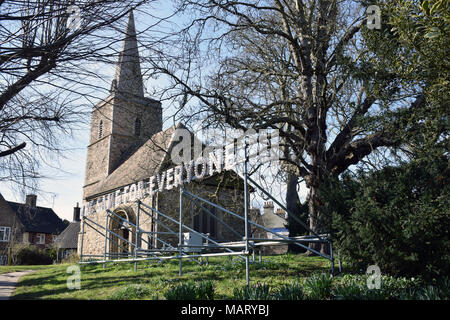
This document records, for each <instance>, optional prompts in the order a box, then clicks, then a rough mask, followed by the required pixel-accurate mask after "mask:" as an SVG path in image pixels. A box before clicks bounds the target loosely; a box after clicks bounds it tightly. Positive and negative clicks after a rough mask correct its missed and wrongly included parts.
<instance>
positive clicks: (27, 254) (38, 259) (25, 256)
mask: <svg viewBox="0 0 450 320" xmlns="http://www.w3.org/2000/svg"><path fill="white" fill-rule="evenodd" d="M14 255H15V259H14V260H15V264H17V265H45V264H52V263H53V259H52V256H51V252H50V251H49V250H45V249H40V248H38V247H36V246H33V245H25V246H17V247H16V248H15V254H14Z"/></svg>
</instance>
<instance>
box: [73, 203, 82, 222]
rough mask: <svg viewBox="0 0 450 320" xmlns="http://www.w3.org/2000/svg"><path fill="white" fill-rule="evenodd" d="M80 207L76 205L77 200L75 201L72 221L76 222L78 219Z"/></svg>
mask: <svg viewBox="0 0 450 320" xmlns="http://www.w3.org/2000/svg"><path fill="white" fill-rule="evenodd" d="M80 210H81V209H80V207H79V206H78V202H77V206H76V207H74V208H73V222H78V221H80Z"/></svg>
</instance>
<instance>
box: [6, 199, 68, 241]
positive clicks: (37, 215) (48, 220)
mask: <svg viewBox="0 0 450 320" xmlns="http://www.w3.org/2000/svg"><path fill="white" fill-rule="evenodd" d="M7 202H8V205H9V206H10V208H11V209H12V210H13V211H14V212H15V213H16V214H17V217H18V218H19V220H20V222H21V223H22V224H23V226H24V227H25V231H27V232H39V233H51V234H60V233H61V232H62V231H63V230H64V229H65V228H66V225H65V224H64V222H63V221H62V220H61V218H60V217H58V216H57V215H56V213H55V212H54V211H53V209H51V208H44V207H30V206H28V205H26V204H23V203H17V202H11V201H7Z"/></svg>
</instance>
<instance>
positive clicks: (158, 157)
mask: <svg viewBox="0 0 450 320" xmlns="http://www.w3.org/2000/svg"><path fill="white" fill-rule="evenodd" d="M180 127H183V126H182V125H181V124H179V125H177V126H173V127H170V128H168V129H166V130H164V131H160V132H158V133H156V134H154V135H153V136H152V137H151V138H150V139H148V140H147V142H145V143H144V144H143V145H142V146H141V147H140V148H138V149H137V150H136V151H135V152H134V153H133V154H132V155H131V156H129V157H128V159H127V160H126V161H125V162H124V163H122V164H121V165H120V166H119V167H118V168H117V169H116V170H114V171H113V172H112V173H111V174H110V175H109V176H108V177H106V178H105V179H103V180H102V181H100V182H99V183H98V184H97V185H96V186H95V187H94V188H92V189H90V190H89V193H88V194H86V198H91V197H93V196H97V195H100V194H103V193H106V192H109V191H112V190H115V189H118V188H121V187H123V186H126V185H130V184H133V183H136V182H139V181H142V180H145V179H148V178H149V177H150V176H152V175H154V174H155V173H157V172H158V171H159V169H160V166H161V164H162V163H163V162H164V159H166V157H167V155H168V153H169V149H170V146H171V143H172V140H173V136H174V133H175V130H176V129H177V128H180Z"/></svg>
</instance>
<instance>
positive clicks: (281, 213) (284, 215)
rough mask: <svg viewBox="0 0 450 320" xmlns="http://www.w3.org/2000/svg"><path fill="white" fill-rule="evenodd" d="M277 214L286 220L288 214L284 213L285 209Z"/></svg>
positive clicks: (279, 209) (279, 210)
mask: <svg viewBox="0 0 450 320" xmlns="http://www.w3.org/2000/svg"><path fill="white" fill-rule="evenodd" d="M275 213H276V214H277V216H280V217H282V218H283V219H286V212H284V210H283V209H281V208H278V209H277V211H276V212H275Z"/></svg>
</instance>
